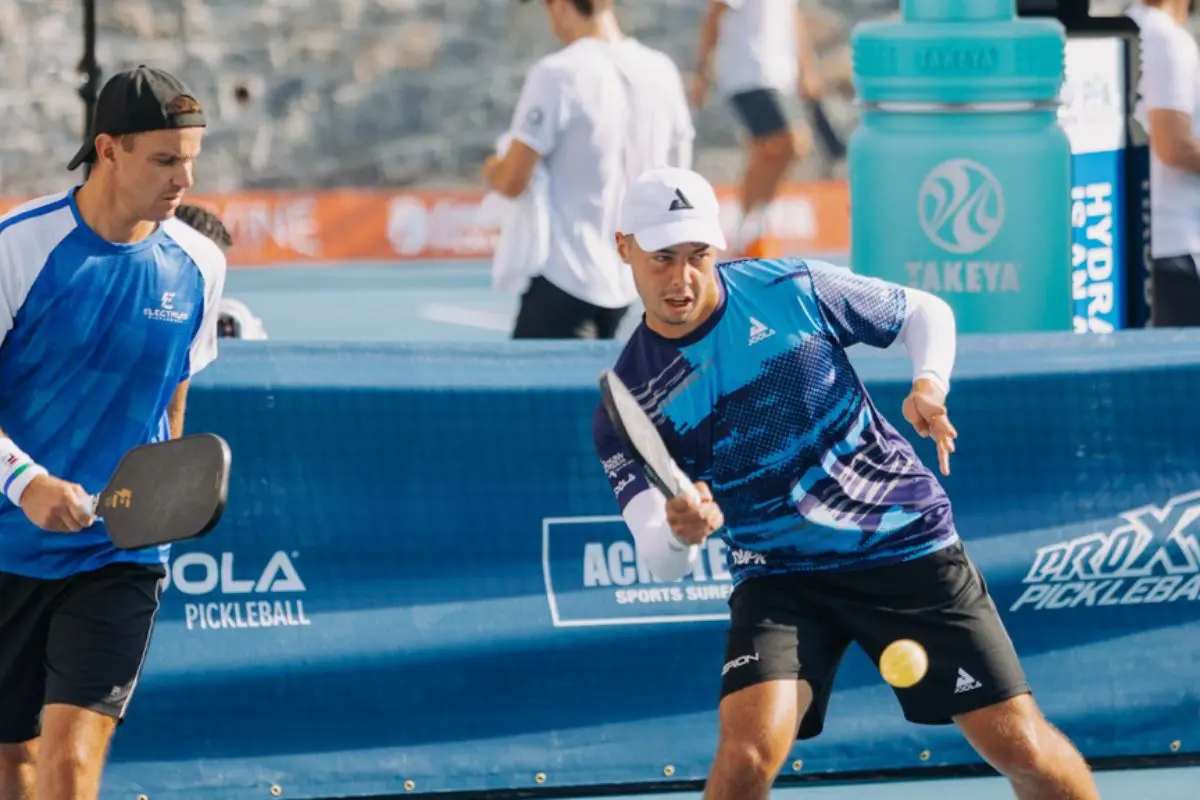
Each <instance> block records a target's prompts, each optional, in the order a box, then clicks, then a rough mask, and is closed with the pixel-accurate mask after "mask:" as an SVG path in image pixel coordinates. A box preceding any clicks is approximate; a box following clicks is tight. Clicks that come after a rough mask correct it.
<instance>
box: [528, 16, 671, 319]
mask: <svg viewBox="0 0 1200 800" xmlns="http://www.w3.org/2000/svg"><path fill="white" fill-rule="evenodd" d="M511 135H512V137H513V139H515V140H517V141H520V142H523V143H524V144H526V145H528V146H529V147H530V148H532V149H533V150H535V151H537V153H538V154H539V155H540V156H541V157H542V161H543V163H544V164H545V167H546V170H547V174H548V179H549V180H548V184H549V188H548V192H549V197H548V198H547V201H548V202H547V206H548V208H549V213H550V252H549V258H548V260H547V262H546V266H545V268H544V269H543V270H542V277H544V278H545V279H546V280H548V281H549V282H550V283H553V284H554V285H555V286H557V287H558V288H560V289H562V290H563V291H565V292H567V293H568V294H570V295H572V296H574V297H577V298H579V299H581V300H584V301H586V302H588V303H591V304H592V305H595V306H600V307H602V308H623V307H625V306H627V305H629V304H630V303H632V302H633V301H634V299H635V298H636V297H637V290H636V288H635V287H634V284H633V276H632V274H631V273H630V270H629V267H627V266H626V265H625V264H623V263H621V260H620V257H619V256H618V254H617V249H616V244H615V242H614V241H613V239H614V236H615V235H616V233H617V230H616V226H617V216H618V212H619V209H620V205H621V199H622V196H623V194H624V190H625V185H626V183H627V182H628V181H629V180H630V179H631V178H633V177H636V176H637V175H639V174H641V173H642V172H644V171H646V170H648V169H654V168H658V167H666V166H679V167H690V166H691V161H692V140H693V139H694V138H695V130H694V128H693V127H692V117H691V112H690V110H689V109H688V103H687V96H686V94H685V92H684V88H683V77H682V76H681V75H680V74H679V68H678V67H677V66H676V65H675V62H674V61H672V60H671V59H670V57H668V56H667V55H665V54H664V53H661V52H659V51H657V50H654V49H651V48H649V47H646V46H645V45H643V44H641V43H640V42H637V41H636V40H634V39H629V38H625V39H622V40H620V41H616V42H605V41H602V40H600V39H595V38H590V37H588V38H583V39H580V40H578V41H576V42H574V43H572V44H570V45H568V46H567V47H564V48H563V49H562V50H559V51H558V52H557V53H553V54H551V55H548V56H546V57H545V58H542V59H541V60H540V61H538V62H537V63H536V64H535V65H534V66H533V68H532V69H531V70H530V71H529V74H528V75H527V76H526V78H525V86H524V87H523V89H522V90H521V98H520V100H519V101H518V102H517V108H516V111H515V112H514V114H513V123H512V130H511Z"/></svg>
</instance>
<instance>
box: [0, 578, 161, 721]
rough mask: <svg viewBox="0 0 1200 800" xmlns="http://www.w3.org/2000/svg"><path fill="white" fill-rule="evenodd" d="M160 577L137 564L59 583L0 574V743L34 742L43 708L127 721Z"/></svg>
mask: <svg viewBox="0 0 1200 800" xmlns="http://www.w3.org/2000/svg"><path fill="white" fill-rule="evenodd" d="M165 576H166V571H165V569H164V568H163V567H161V566H150V565H142V564H110V565H108V566H105V567H102V568H100V569H98V570H96V571H94V572H83V573H80V574H78V575H72V576H71V577H68V578H62V579H60V580H39V579H37V578H26V577H23V576H19V575H10V574H7V573H0V743H8V744H13V743H17V742H26V741H29V740H30V739H35V738H37V736H38V735H39V733H40V727H41V712H42V707H43V706H44V705H50V704H55V703H61V704H65V705H71V706H78V707H80V708H87V709H91V710H93V711H98V712H100V713H101V714H107V715H108V716H111V717H115V718H117V719H118V720H120V719H122V718H123V717H124V716H125V709H126V708H127V707H128V705H129V700H130V698H131V697H132V696H133V690H134V687H135V685H136V684H137V679H138V675H139V673H140V672H141V669H142V663H143V661H144V660H145V657H146V651H147V650H148V649H149V644H150V634H151V631H152V630H153V628H154V618H155V616H156V615H157V613H158V604H159V598H160V596H161V595H162V587H163V585H164V584H165V581H164V578H165Z"/></svg>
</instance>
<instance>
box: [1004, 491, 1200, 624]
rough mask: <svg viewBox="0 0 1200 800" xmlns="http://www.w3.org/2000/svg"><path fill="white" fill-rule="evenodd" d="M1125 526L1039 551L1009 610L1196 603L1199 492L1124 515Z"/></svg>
mask: <svg viewBox="0 0 1200 800" xmlns="http://www.w3.org/2000/svg"><path fill="white" fill-rule="evenodd" d="M1120 516H1121V518H1122V519H1123V520H1124V524H1121V525H1118V526H1116V527H1115V528H1114V529H1113V530H1111V531H1109V532H1107V533H1091V534H1088V535H1086V536H1080V537H1077V538H1075V539H1071V540H1070V541H1067V542H1059V543H1057V544H1052V545H1047V546H1046V547H1042V548H1039V549H1038V551H1037V554H1036V556H1035V557H1034V560H1033V566H1031V567H1030V569H1029V573H1028V574H1027V575H1026V576H1025V578H1024V580H1023V581H1022V582H1023V583H1024V584H1026V586H1025V589H1024V590H1023V591H1022V593H1021V596H1020V597H1018V598H1017V600H1016V602H1014V603H1013V604H1012V607H1011V608H1010V609H1009V610H1010V611H1022V610H1023V611H1058V610H1061V609H1064V608H1078V607H1080V606H1083V607H1089V608H1090V607H1093V606H1130V605H1158V604H1161V603H1178V602H1183V601H1188V600H1191V601H1195V600H1196V599H1197V598H1200V542H1198V541H1197V538H1196V535H1197V532H1198V531H1200V522H1198V519H1200V491H1195V492H1189V493H1187V494H1182V495H1178V496H1177V497H1172V498H1171V499H1170V500H1168V501H1167V503H1166V504H1165V505H1164V506H1162V507H1161V508H1159V507H1156V506H1145V507H1143V508H1135V509H1133V510H1132V511H1126V512H1124V513H1122V514H1121V515H1120Z"/></svg>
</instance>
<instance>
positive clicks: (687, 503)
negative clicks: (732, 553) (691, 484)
mask: <svg viewBox="0 0 1200 800" xmlns="http://www.w3.org/2000/svg"><path fill="white" fill-rule="evenodd" d="M695 487H696V493H697V494H698V495H699V499H698V500H697V499H696V498H695V497H692V496H691V495H690V494H681V495H679V496H678V497H675V498H673V499H671V500H668V501H667V524H668V525H670V526H671V533H673V534H675V538H676V539H678V540H679V543H680V544H684V545H694V544H703V543H704V540H705V539H707V538H708V537H709V536H711V535H712V534H713V533H715V532H717V531H719V530H720V529H721V527H722V526H723V525H724V524H725V515H724V514H722V513H721V507H720V506H718V505H717V502H716V501H715V500H713V496H712V492H711V491H710V490H709V488H708V484H705V483H697V484H695Z"/></svg>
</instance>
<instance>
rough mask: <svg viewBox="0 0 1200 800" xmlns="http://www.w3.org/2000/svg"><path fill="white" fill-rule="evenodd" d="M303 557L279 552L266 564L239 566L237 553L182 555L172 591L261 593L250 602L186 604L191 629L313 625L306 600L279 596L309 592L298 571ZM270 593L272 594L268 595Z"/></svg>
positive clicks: (169, 576) (175, 563)
mask: <svg viewBox="0 0 1200 800" xmlns="http://www.w3.org/2000/svg"><path fill="white" fill-rule="evenodd" d="M299 557H300V554H299V553H292V554H291V555H289V554H288V553H285V552H284V551H282V550H280V551H278V552H276V553H273V554H272V555H271V557H270V558H269V559H267V562H266V564H265V565H258V564H256V565H254V567H253V568H251V569H246V568H245V565H244V563H243V566H242V567H241V568H239V567H238V566H237V564H236V563H235V554H234V553H228V552H227V553H221V554H220V556H219V557H218V556H214V555H212V554H209V553H200V552H192V553H183V554H182V555H180V556H178V557H177V558H175V559H174V561H173V562H172V563H171V568H170V571H169V572H168V574H167V588H174V589H175V590H176V591H178V592H180V593H182V594H185V595H188V596H189V598H199V597H203V596H205V595H211V594H220V595H223V596H235V597H236V596H239V595H257V597H255V598H254V599H251V600H238V601H225V600H223V601H221V602H187V603H185V604H184V607H183V613H184V622H185V624H186V625H187V629H188V630H195V629H200V630H226V629H230V628H288V627H297V626H305V625H311V624H312V621H311V620H310V619H309V618H308V616H307V615H306V614H305V612H304V600H303V599H302V598H301V597H299V596H297V597H294V598H291V597H289V598H280V597H278V595H280V594H293V595H303V594H305V593H306V592H307V591H308V587H307V586H305V584H304V580H303V579H302V578H301V577H300V573H299V571H298V570H297V569H296V564H295V559H298V558H299ZM263 595H268V596H263Z"/></svg>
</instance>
